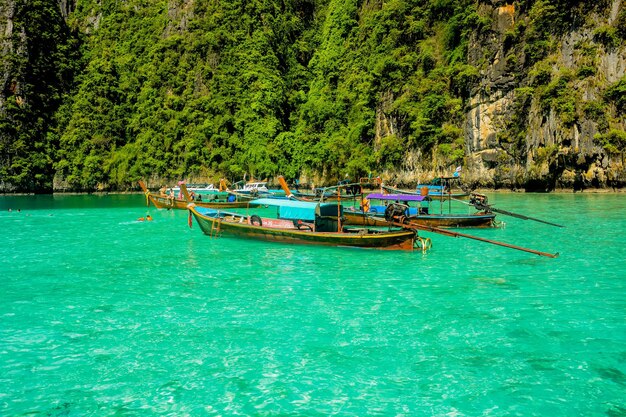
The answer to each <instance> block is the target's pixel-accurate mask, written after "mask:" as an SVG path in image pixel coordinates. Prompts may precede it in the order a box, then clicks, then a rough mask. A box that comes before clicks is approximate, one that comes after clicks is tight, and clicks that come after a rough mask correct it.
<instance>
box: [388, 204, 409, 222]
mask: <svg viewBox="0 0 626 417" xmlns="http://www.w3.org/2000/svg"><path fill="white" fill-rule="evenodd" d="M408 212H409V206H407V205H406V204H401V203H391V204H389V205H388V206H387V208H386V209H385V220H387V221H388V222H393V221H397V222H400V223H403V222H404V219H405V217H406V216H407V213H408Z"/></svg>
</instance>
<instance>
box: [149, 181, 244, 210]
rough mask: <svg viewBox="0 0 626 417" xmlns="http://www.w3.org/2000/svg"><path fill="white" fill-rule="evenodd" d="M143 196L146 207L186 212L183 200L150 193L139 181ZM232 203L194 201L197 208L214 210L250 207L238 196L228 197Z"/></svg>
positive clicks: (185, 202)
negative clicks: (151, 205) (151, 206)
mask: <svg viewBox="0 0 626 417" xmlns="http://www.w3.org/2000/svg"><path fill="white" fill-rule="evenodd" d="M139 185H140V186H141V188H142V190H143V192H144V194H145V195H146V205H148V206H149V205H150V203H152V204H153V205H154V207H156V208H158V209H167V210H170V209H178V210H187V201H186V200H184V199H179V198H176V197H175V196H174V195H171V196H170V195H167V194H163V193H158V194H157V193H152V192H150V191H149V190H148V188H147V186H146V184H145V183H144V182H143V181H139ZM229 198H230V200H232V201H228V200H226V201H219V200H217V201H214V200H211V201H209V200H206V201H195V203H196V205H197V206H198V207H206V208H215V209H232V208H246V207H249V206H251V203H250V202H251V201H252V200H251V199H241V197H240V196H233V197H229Z"/></svg>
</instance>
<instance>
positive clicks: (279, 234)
mask: <svg viewBox="0 0 626 417" xmlns="http://www.w3.org/2000/svg"><path fill="white" fill-rule="evenodd" d="M255 204H257V205H268V206H276V207H277V208H278V217H277V218H261V217H259V216H257V215H243V214H236V213H227V212H223V211H219V210H212V209H205V208H200V207H198V206H197V205H196V204H195V203H190V204H189V205H188V208H189V211H190V213H191V215H193V216H194V217H195V219H196V222H197V223H198V225H199V226H200V228H201V229H202V231H203V232H204V234H206V235H209V236H222V235H224V236H233V237H239V238H246V239H256V240H265V241H270V242H283V243H301V244H311V245H323V246H347V247H358V248H371V249H387V250H413V249H414V248H416V247H419V248H420V249H422V247H426V246H428V247H430V240H428V244H427V245H426V244H425V240H424V239H421V238H418V237H417V233H416V232H415V231H414V230H405V229H400V230H395V231H385V230H370V229H365V228H362V229H350V228H345V227H343V226H342V225H341V217H340V216H339V219H338V217H337V214H338V210H341V206H339V209H338V206H337V204H324V203H313V202H303V201H291V200H280V199H270V198H267V199H259V200H255ZM339 214H340V212H339Z"/></svg>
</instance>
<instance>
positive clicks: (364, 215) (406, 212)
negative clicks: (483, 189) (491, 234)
mask: <svg viewBox="0 0 626 417" xmlns="http://www.w3.org/2000/svg"><path fill="white" fill-rule="evenodd" d="M381 202H384V204H382V203H381ZM411 204H414V205H411ZM437 205H438V204H437ZM394 209H395V211H398V213H395V214H396V215H402V216H404V218H405V219H406V222H408V223H409V224H417V225H425V226H433V227H442V228H451V227H472V228H477V227H492V226H494V225H495V217H496V215H495V214H494V213H491V212H488V211H480V212H476V213H467V214H464V213H451V212H443V210H442V211H441V212H440V213H434V212H433V209H432V207H431V206H430V199H428V198H427V197H426V196H423V195H411V194H382V193H373V194H369V195H368V196H367V197H366V199H365V200H364V204H362V206H361V207H360V208H356V207H355V208H353V209H352V210H350V209H346V210H345V211H344V217H345V218H346V223H347V224H354V225H362V226H385V225H388V224H389V221H388V220H387V219H388V218H389V217H390V213H391V211H392V210H394Z"/></svg>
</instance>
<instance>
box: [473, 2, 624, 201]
mask: <svg viewBox="0 0 626 417" xmlns="http://www.w3.org/2000/svg"><path fill="white" fill-rule="evenodd" d="M481 7H482V9H481V12H482V13H485V14H488V15H489V16H491V18H492V27H491V30H490V31H487V32H486V33H479V34H476V35H475V36H474V38H473V40H472V43H471V47H470V52H469V58H470V62H471V63H472V64H473V65H476V66H478V67H480V68H481V70H482V71H481V76H482V80H481V82H480V85H479V86H478V87H477V88H476V89H475V90H474V91H473V93H472V97H471V99H470V102H469V109H468V111H467V119H466V125H465V133H466V139H467V141H466V155H467V165H468V170H467V172H466V175H465V177H466V179H467V180H468V181H469V182H471V183H473V184H475V185H480V186H486V187H496V188H498V187H506V188H525V189H527V190H533V191H538V190H546V191H547V190H552V189H555V188H573V189H582V188H585V187H611V186H613V187H623V186H624V184H625V183H626V172H625V170H624V165H623V160H622V159H623V157H622V155H618V154H614V155H611V154H609V153H608V152H607V151H606V149H604V148H603V147H602V146H601V143H600V141H599V139H598V135H602V134H603V133H606V132H609V131H611V130H612V129H614V130H616V131H622V132H623V130H624V127H625V124H626V119H625V117H624V115H623V114H620V113H619V111H618V109H616V107H615V106H613V105H611V103H609V102H606V100H604V99H603V98H604V96H605V91H606V90H607V88H609V87H610V86H611V85H614V84H615V83H617V82H618V81H619V80H620V79H622V78H623V77H624V76H625V74H626V46H625V45H624V42H614V39H612V38H609V40H608V41H606V39H605V37H604V38H603V36H602V33H603V32H602V28H609V29H610V28H614V27H615V26H616V24H617V23H619V22H617V19H618V17H619V16H620V13H622V10H623V8H624V5H623V4H622V0H612V1H611V3H610V4H608V5H607V6H605V7H596V8H594V9H593V10H592V11H591V13H590V14H588V15H586V16H585V20H584V22H582V23H578V24H573V25H572V27H571V29H568V30H565V31H563V32H557V33H556V34H555V36H554V37H553V38H552V40H551V41H545V42H538V41H537V36H536V28H533V27H532V26H531V25H530V24H529V10H523V9H520V8H518V7H516V6H515V5H513V4H505V3H502V2H496V1H494V2H491V3H486V4H483V5H482V6H481ZM530 12H531V13H532V10H530ZM557 12H558V10H557ZM554 24H557V22H554ZM599 28H600V29H599ZM533 30H535V32H534V33H533ZM533 37H535V39H533ZM531 42H535V44H536V45H538V46H539V48H544V50H543V51H539V54H540V56H541V57H542V58H541V59H539V60H537V59H535V60H532V57H531V56H530V55H531V54H532V52H533V51H532V50H531V48H530V47H529V43H531ZM531 60H532V61H531ZM529 61H531V62H529ZM533 61H534V62H533Z"/></svg>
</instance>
